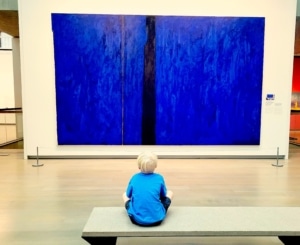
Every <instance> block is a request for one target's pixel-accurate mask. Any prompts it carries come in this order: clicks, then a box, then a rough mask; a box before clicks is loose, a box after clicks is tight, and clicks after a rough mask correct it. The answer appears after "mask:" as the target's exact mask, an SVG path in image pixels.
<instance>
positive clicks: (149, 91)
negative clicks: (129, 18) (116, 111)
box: [142, 16, 156, 145]
mask: <svg viewBox="0 0 300 245" xmlns="http://www.w3.org/2000/svg"><path fill="white" fill-rule="evenodd" d="M146 30H147V42H146V45H145V50H144V55H145V58H144V59H145V62H144V86H143V115H142V144H143V145H155V142H156V140H155V121H156V96H155V16H147V17H146Z"/></svg>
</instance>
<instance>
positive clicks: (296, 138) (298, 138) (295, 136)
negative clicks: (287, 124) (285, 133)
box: [290, 130, 300, 146]
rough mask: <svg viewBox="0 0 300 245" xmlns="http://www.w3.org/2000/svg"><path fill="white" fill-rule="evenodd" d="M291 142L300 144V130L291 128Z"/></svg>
mask: <svg viewBox="0 0 300 245" xmlns="http://www.w3.org/2000/svg"><path fill="white" fill-rule="evenodd" d="M290 144H293V145H297V146H300V131H299V130H291V131H290Z"/></svg>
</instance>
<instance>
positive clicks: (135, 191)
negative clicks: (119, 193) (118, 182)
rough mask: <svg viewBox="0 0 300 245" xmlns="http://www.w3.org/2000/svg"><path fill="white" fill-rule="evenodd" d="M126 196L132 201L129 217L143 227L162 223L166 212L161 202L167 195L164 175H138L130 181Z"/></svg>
mask: <svg viewBox="0 0 300 245" xmlns="http://www.w3.org/2000/svg"><path fill="white" fill-rule="evenodd" d="M126 195H127V196H128V197H129V198H130V199H131V202H130V206H129V208H128V210H127V212H128V215H129V216H131V217H133V219H134V220H135V221H136V222H137V223H139V224H141V225H150V224H153V223H155V222H158V221H162V220H163V219H164V218H165V216H166V210H165V208H164V206H163V204H162V203H161V201H160V198H161V197H162V198H164V197H166V195H167V188H166V185H165V181H164V178H163V177H162V175H160V174H157V173H142V172H140V173H137V174H135V175H133V176H132V178H131V179H130V181H129V184H128V187H127V190H126Z"/></svg>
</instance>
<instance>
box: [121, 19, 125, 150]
mask: <svg viewBox="0 0 300 245" xmlns="http://www.w3.org/2000/svg"><path fill="white" fill-rule="evenodd" d="M120 18H121V96H122V98H121V100H122V102H121V103H122V119H121V120H122V122H121V123H122V126H121V127H122V128H121V137H122V139H121V144H122V145H123V144H124V107H125V105H124V96H125V95H124V92H125V91H124V86H125V85H124V82H125V81H124V79H125V75H124V73H125V47H124V46H125V23H124V21H125V20H124V16H123V15H122V16H121V17H120Z"/></svg>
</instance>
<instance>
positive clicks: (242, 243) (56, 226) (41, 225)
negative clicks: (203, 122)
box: [0, 145, 300, 245]
mask: <svg viewBox="0 0 300 245" xmlns="http://www.w3.org/2000/svg"><path fill="white" fill-rule="evenodd" d="M279 162H280V164H283V165H284V166H283V167H274V166H272V164H274V163H276V159H262V160H261V159H233V160H232V159H222V160H220V159H161V160H159V166H158V168H157V172H160V173H162V174H163V175H164V176H165V181H166V183H167V185H168V187H169V189H172V190H173V192H174V194H175V196H174V200H173V203H172V205H173V206H264V207H266V206H299V205H300V194H299V193H300V147H298V146H295V145H290V155H289V159H288V160H279ZM39 163H40V164H43V166H42V167H33V166H32V165H35V164H36V160H24V159H23V153H22V149H1V150H0V193H1V195H0V244H1V245H53V244H57V245H84V244H87V243H86V242H85V241H84V240H83V239H81V231H82V229H83V227H84V225H85V223H86V221H87V219H88V217H89V214H90V212H91V210H92V208H93V207H95V206H120V207H121V206H123V203H122V198H121V194H122V193H123V192H124V190H125V188H126V186H127V183H128V180H129V178H130V177H131V175H132V174H133V173H135V172H137V167H136V162H135V160H134V159H125V160H120V159H102V160H97V159H90V160H82V159H81V160H80V159H78V160H70V159H69V160H44V159H42V160H40V161H39ZM171 208H172V207H171ZM199 222H205V220H202V221H199ZM138 244H143V245H158V244H159V245H160V244H174V245H176V244H178V245H179V244H180V245H187V244H189V245H194V244H202V245H213V244H214V245H217V244H226V245H276V244H277V245H279V244H281V242H280V241H279V240H278V239H277V238H276V237H236V238H203V237H195V238H172V237H171V238H123V239H119V240H118V245H138ZM104 245H105V244H104Z"/></svg>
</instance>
